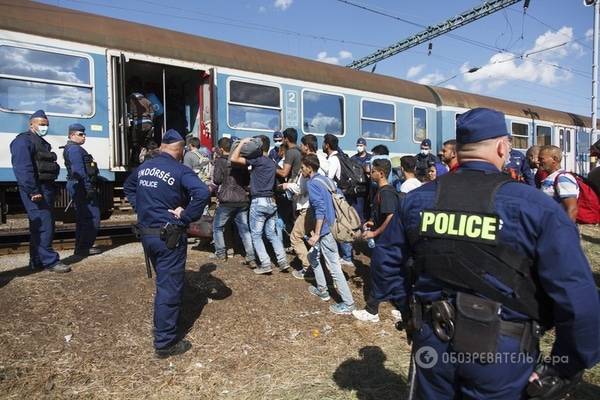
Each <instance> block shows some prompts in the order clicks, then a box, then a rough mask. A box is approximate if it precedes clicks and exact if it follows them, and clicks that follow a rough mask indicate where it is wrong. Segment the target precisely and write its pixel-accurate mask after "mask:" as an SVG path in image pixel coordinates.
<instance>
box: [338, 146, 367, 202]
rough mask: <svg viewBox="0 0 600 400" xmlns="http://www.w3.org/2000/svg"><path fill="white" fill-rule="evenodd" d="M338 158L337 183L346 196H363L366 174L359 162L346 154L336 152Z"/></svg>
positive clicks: (365, 186)
mask: <svg viewBox="0 0 600 400" xmlns="http://www.w3.org/2000/svg"><path fill="white" fill-rule="evenodd" d="M337 158H338V159H339V160H340V168H341V170H340V178H339V179H337V180H336V181H337V185H338V187H339V188H340V189H341V190H342V193H344V194H345V195H347V196H352V197H355V196H364V195H365V194H366V193H367V174H365V170H364V168H363V166H362V165H361V163H359V162H358V161H356V160H353V159H351V158H350V157H348V155H347V154H344V153H337Z"/></svg>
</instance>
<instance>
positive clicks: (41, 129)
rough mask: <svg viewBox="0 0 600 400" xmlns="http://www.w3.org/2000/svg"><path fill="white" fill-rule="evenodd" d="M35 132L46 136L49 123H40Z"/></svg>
mask: <svg viewBox="0 0 600 400" xmlns="http://www.w3.org/2000/svg"><path fill="white" fill-rule="evenodd" d="M35 133H37V135H38V136H46V133H48V126H47V125H38V127H37V128H36V132H35Z"/></svg>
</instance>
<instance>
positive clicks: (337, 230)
mask: <svg viewBox="0 0 600 400" xmlns="http://www.w3.org/2000/svg"><path fill="white" fill-rule="evenodd" d="M317 181H318V182H321V183H322V184H323V186H325V188H326V189H327V190H328V191H329V193H331V199H332V200H333V208H334V210H335V221H334V222H333V224H331V226H330V227H329V228H330V230H331V234H332V235H333V238H334V239H335V240H336V241H337V242H353V241H354V239H355V238H356V237H357V235H358V234H359V233H360V225H361V224H360V218H359V216H358V213H357V212H356V210H355V209H354V207H352V206H351V205H350V204H348V202H347V201H346V199H345V198H344V195H342V194H339V193H338V192H337V191H336V189H335V185H333V182H331V181H330V180H324V179H320V178H317Z"/></svg>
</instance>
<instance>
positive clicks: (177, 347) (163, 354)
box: [154, 339, 192, 358]
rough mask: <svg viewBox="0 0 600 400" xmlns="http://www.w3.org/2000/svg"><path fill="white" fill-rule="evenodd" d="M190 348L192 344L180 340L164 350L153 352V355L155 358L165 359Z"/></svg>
mask: <svg viewBox="0 0 600 400" xmlns="http://www.w3.org/2000/svg"><path fill="white" fill-rule="evenodd" d="M191 348H192V344H191V343H190V342H189V341H188V340H185V339H182V340H180V341H179V342H177V343H175V344H174V345H172V346H169V347H165V348H164V349H156V350H154V355H155V356H156V358H167V357H170V356H176V355H178V354H183V353H185V352H186V351H188V350H189V349H191Z"/></svg>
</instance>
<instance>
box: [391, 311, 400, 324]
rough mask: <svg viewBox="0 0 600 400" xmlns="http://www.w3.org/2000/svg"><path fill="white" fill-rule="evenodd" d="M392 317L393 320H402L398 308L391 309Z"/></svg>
mask: <svg viewBox="0 0 600 400" xmlns="http://www.w3.org/2000/svg"><path fill="white" fill-rule="evenodd" d="M392 318H394V322H402V313H401V312H400V310H392Z"/></svg>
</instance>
